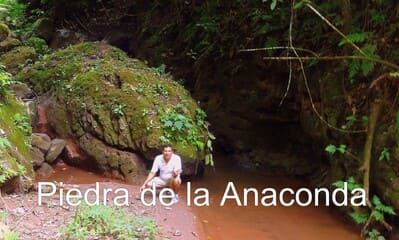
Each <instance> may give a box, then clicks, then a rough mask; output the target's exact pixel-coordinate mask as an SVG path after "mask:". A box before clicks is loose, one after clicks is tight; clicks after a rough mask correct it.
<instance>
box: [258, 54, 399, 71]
mask: <svg viewBox="0 0 399 240" xmlns="http://www.w3.org/2000/svg"><path fill="white" fill-rule="evenodd" d="M263 59H265V60H301V61H311V60H323V61H331V60H348V59H358V60H366V61H372V62H376V63H380V64H382V65H385V66H388V67H390V68H393V69H395V70H397V71H399V66H398V65H396V64H394V63H391V62H388V61H386V60H381V59H375V58H371V57H367V56H328V57H300V56H296V57H264V58H263Z"/></svg>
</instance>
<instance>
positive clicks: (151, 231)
mask: <svg viewBox="0 0 399 240" xmlns="http://www.w3.org/2000/svg"><path fill="white" fill-rule="evenodd" d="M156 233H157V229H156V227H155V226H154V222H153V220H150V219H141V218H139V217H136V216H134V215H129V214H128V213H127V212H126V211H125V210H124V209H118V208H115V207H108V206H105V205H94V206H87V205H85V204H82V205H80V206H79V207H78V208H77V210H76V213H75V216H74V217H73V219H72V220H71V221H70V222H69V223H68V224H67V225H64V226H62V227H61V228H60V235H61V236H62V237H63V238H64V239H89V238H90V239H103V238H106V239H155V234H156Z"/></svg>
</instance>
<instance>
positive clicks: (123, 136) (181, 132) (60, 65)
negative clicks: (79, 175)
mask: <svg viewBox="0 0 399 240" xmlns="http://www.w3.org/2000/svg"><path fill="white" fill-rule="evenodd" d="M16 79H17V80H19V81H23V82H26V83H29V84H31V85H32V86H33V88H34V89H35V90H36V91H37V92H39V93H45V92H48V91H50V92H52V95H53V97H49V98H48V99H45V100H43V101H45V102H46V104H45V105H46V115H47V118H48V122H49V125H50V126H51V127H52V128H53V129H54V130H55V132H56V134H57V136H60V137H61V138H63V139H74V142H75V143H76V144H77V147H78V148H79V149H81V150H83V151H84V152H85V153H86V154H87V155H88V156H89V157H91V158H90V159H94V160H95V163H96V164H97V165H98V167H99V168H100V169H104V170H115V169H116V170H118V171H120V172H122V174H123V175H124V177H125V178H126V179H128V180H129V181H130V180H132V179H133V178H134V177H135V176H137V175H138V174H139V173H143V172H144V167H143V166H144V165H143V163H142V161H141V160H140V159H142V157H145V158H146V159H152V158H153V157H154V156H155V155H156V154H159V152H160V148H161V146H162V144H163V143H165V142H169V143H172V145H173V146H174V148H175V149H176V151H177V153H178V154H180V155H181V156H182V159H184V160H185V162H187V163H188V165H189V163H194V162H195V161H198V160H201V159H203V158H204V155H205V154H206V152H207V149H206V147H204V146H206V144H205V143H206V142H207V141H208V129H207V125H206V123H205V120H204V118H205V113H204V112H203V111H202V110H201V109H199V108H198V106H197V104H196V103H195V102H194V100H193V99H192V98H191V97H190V95H189V93H188V92H187V91H186V90H185V89H184V88H183V87H181V86H180V85H179V84H177V83H176V82H174V81H173V80H171V79H170V78H169V77H168V76H167V75H165V74H161V71H160V70H158V69H151V68H149V67H147V66H146V65H145V64H144V63H143V62H141V61H139V60H136V59H130V58H128V57H127V56H126V55H125V54H124V53H123V52H122V51H120V50H119V49H116V48H114V47H111V46H109V45H107V44H102V43H83V44H79V45H75V46H71V47H69V48H67V49H64V50H60V51H58V52H55V53H54V54H51V55H48V56H46V57H44V59H43V60H42V61H40V62H36V63H35V64H34V65H33V66H31V67H28V68H26V69H24V70H23V71H21V72H20V73H19V74H18V75H17V76H16ZM69 152H70V154H69V155H71V151H69ZM74 161H75V163H78V162H76V161H77V160H76V159H75V160H74ZM183 164H184V163H183Z"/></svg>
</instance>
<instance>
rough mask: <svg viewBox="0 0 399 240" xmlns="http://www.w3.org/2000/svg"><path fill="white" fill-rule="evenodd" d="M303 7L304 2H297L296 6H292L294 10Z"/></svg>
mask: <svg viewBox="0 0 399 240" xmlns="http://www.w3.org/2000/svg"><path fill="white" fill-rule="evenodd" d="M304 5H305V4H304V2H303V1H300V2H298V3H296V4H295V5H294V9H300V8H302V7H303V6H304Z"/></svg>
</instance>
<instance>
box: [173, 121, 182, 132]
mask: <svg viewBox="0 0 399 240" xmlns="http://www.w3.org/2000/svg"><path fill="white" fill-rule="evenodd" d="M174 126H175V128H176V129H177V130H182V128H183V122H181V121H176V122H175V124H174Z"/></svg>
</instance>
